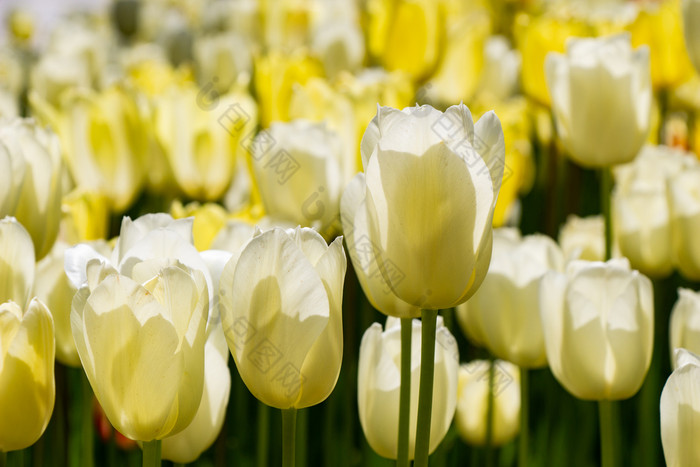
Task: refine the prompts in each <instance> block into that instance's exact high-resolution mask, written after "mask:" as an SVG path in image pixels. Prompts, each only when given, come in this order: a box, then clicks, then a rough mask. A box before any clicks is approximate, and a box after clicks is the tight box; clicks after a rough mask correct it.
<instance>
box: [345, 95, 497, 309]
mask: <svg viewBox="0 0 700 467" xmlns="http://www.w3.org/2000/svg"><path fill="white" fill-rule="evenodd" d="M361 153H362V164H363V166H364V173H363V174H358V175H357V176H356V177H357V179H358V180H359V181H357V182H354V183H355V184H354V185H352V188H351V189H352V190H355V191H357V193H356V194H354V195H353V197H354V198H356V200H357V199H359V202H358V201H355V203H354V204H355V205H356V206H353V208H352V209H349V211H348V213H347V215H348V216H349V219H355V218H356V217H358V215H357V214H356V213H355V211H357V210H366V214H365V215H366V218H367V225H368V228H367V232H368V235H367V236H366V237H367V240H368V242H369V244H370V245H372V248H371V249H370V251H369V254H373V255H374V256H375V261H376V264H377V265H379V270H380V272H381V274H382V276H383V277H384V279H385V281H386V283H387V284H388V286H389V288H390V289H391V291H392V292H393V293H394V294H395V295H396V296H397V297H398V298H399V299H401V300H403V301H404V302H406V303H408V304H409V305H412V306H414V307H421V308H430V309H439V308H450V307H452V306H455V305H457V304H459V303H462V302H464V301H466V300H467V299H468V298H469V297H470V296H471V295H473V294H474V292H475V291H476V289H477V288H478V287H479V285H480V284H481V281H482V280H483V278H484V276H485V275H486V271H487V269H488V264H489V261H490V258H491V237H492V227H491V225H492V220H493V212H494V206H495V204H496V199H497V197H498V191H499V189H500V186H501V181H502V178H503V170H504V159H505V147H504V142H503V131H502V129H501V124H500V122H499V120H498V118H497V117H496V115H495V114H494V113H493V112H488V113H486V114H485V115H484V116H483V117H481V119H480V120H479V121H478V122H477V123H476V124H474V123H473V121H472V116H471V113H470V111H469V109H468V108H467V107H466V106H465V105H463V104H460V105H455V106H452V107H450V108H448V109H447V110H446V111H445V112H444V113H443V112H440V111H438V110H435V109H434V108H432V107H430V106H427V105H425V106H420V107H408V108H406V109H404V110H396V109H392V108H388V107H379V108H378V110H377V115H376V116H375V118H374V119H373V120H372V122H371V123H370V124H369V126H368V127H367V130H366V131H365V135H364V137H363V139H362V144H361ZM362 194H364V199H362V198H363V197H362ZM350 223H352V221H350ZM344 227H345V228H347V227H346V226H345V225H344ZM359 240H360V238H359V236H358V238H357V240H356V241H359ZM351 248H352V246H351ZM352 257H353V256H352V255H351V258H352ZM359 266H360V267H358V265H357V264H356V269H361V265H359Z"/></svg>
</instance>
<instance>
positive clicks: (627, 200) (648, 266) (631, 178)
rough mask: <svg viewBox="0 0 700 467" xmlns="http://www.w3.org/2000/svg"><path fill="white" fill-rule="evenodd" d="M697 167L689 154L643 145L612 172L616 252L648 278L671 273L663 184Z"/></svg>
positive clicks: (665, 187)
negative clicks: (613, 176) (625, 162)
mask: <svg viewBox="0 0 700 467" xmlns="http://www.w3.org/2000/svg"><path fill="white" fill-rule="evenodd" d="M693 165H697V160H696V159H695V157H694V156H693V155H692V154H689V153H684V152H682V151H679V150H674V149H671V148H668V147H666V146H645V147H644V148H643V149H642V151H641V153H640V154H639V156H638V157H637V158H636V159H635V160H634V162H632V163H630V164H626V165H623V166H619V167H617V168H616V170H615V179H616V185H615V189H614V191H613V198H612V202H613V213H614V216H615V229H616V235H617V240H618V243H619V246H620V253H622V254H623V255H624V256H626V257H627V258H629V260H630V263H631V265H632V267H633V268H635V269H638V270H639V271H641V272H642V273H644V274H646V275H648V276H651V277H664V276H667V275H668V274H670V273H671V270H672V268H673V264H672V261H671V258H672V247H671V245H672V241H671V240H672V233H671V216H670V213H669V207H668V197H667V186H666V185H667V182H668V180H669V179H670V178H671V177H673V176H675V175H677V174H679V173H680V172H681V171H683V170H684V169H687V168H689V167H691V166H693Z"/></svg>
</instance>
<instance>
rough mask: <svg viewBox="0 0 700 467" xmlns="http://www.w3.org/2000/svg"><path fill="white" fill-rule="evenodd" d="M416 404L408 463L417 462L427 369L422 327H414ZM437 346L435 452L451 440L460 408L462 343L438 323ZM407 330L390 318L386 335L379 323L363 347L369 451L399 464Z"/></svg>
mask: <svg viewBox="0 0 700 467" xmlns="http://www.w3.org/2000/svg"><path fill="white" fill-rule="evenodd" d="M411 342H412V343H411V387H412V388H413V389H412V390H411V401H410V421H409V435H408V440H409V441H408V457H409V459H413V456H414V449H415V439H416V422H417V413H418V382H419V381H418V380H419V377H420V367H421V322H420V321H419V320H413V321H412V333H411ZM436 343H437V344H438V345H436V346H435V376H434V383H433V384H434V390H433V406H432V407H433V411H432V417H431V425H430V452H431V453H432V452H433V451H435V449H437V447H438V445H439V444H440V442H441V441H442V439H443V438H444V437H445V434H447V430H448V429H449V427H450V424H451V423H452V418H453V417H454V414H455V408H456V406H457V371H458V368H459V350H458V349H457V341H456V340H455V338H454V337H453V336H452V334H450V331H449V330H448V329H447V328H446V327H445V326H444V325H443V324H442V319H441V318H439V317H438V323H437V335H436ZM400 365H401V326H400V323H399V320H398V319H394V318H389V319H388V320H387V323H386V326H385V329H384V330H382V325H381V324H379V323H374V324H373V325H372V326H370V328H369V329H367V331H365V334H364V336H362V342H361V343H360V357H359V362H358V370H357V371H358V376H357V402H358V410H359V412H360V424H361V425H362V431H363V432H364V433H365V437H366V438H367V441H368V442H369V445H370V446H371V447H372V449H374V451H375V452H376V453H377V454H379V455H380V456H382V457H387V458H389V459H396V457H397V453H398V430H399V391H400V388H401V367H400Z"/></svg>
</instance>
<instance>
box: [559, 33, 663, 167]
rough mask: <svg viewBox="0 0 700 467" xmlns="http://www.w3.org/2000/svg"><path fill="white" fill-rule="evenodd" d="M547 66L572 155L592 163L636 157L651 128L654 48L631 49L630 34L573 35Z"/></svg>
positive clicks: (583, 162)
mask: <svg viewBox="0 0 700 467" xmlns="http://www.w3.org/2000/svg"><path fill="white" fill-rule="evenodd" d="M545 67H546V77H547V87H548V88H549V93H550V95H551V96H552V110H553V112H554V117H555V120H556V124H557V131H558V132H559V136H560V138H561V140H562V143H563V144H564V147H565V148H566V150H567V153H568V155H569V156H570V157H571V158H572V159H573V160H574V161H575V162H576V163H577V164H580V165H582V166H584V167H591V168H593V167H608V166H611V165H615V164H620V163H623V162H629V161H631V160H632V159H633V158H634V157H635V156H636V155H637V152H639V150H640V149H641V147H642V144H644V141H645V140H646V137H647V133H648V132H649V124H650V123H649V122H650V116H651V78H650V74H649V48H648V47H647V46H641V47H639V48H638V49H637V50H632V46H631V45H630V38H629V35H627V34H620V35H616V36H610V37H603V38H596V39H570V40H569V41H568V42H567V51H566V55H562V54H557V53H550V54H549V55H547V60H546V63H545Z"/></svg>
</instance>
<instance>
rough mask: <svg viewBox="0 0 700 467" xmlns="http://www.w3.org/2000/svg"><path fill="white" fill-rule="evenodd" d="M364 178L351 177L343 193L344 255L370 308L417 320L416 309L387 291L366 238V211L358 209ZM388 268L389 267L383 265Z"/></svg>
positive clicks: (369, 241) (362, 193) (362, 195)
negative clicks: (346, 249) (345, 247)
mask: <svg viewBox="0 0 700 467" xmlns="http://www.w3.org/2000/svg"><path fill="white" fill-rule="evenodd" d="M364 181H365V179H364V176H363V175H362V174H360V175H358V176H357V177H355V178H353V179H352V181H351V182H350V184H349V185H348V186H347V188H346V189H345V192H344V193H343V198H342V200H341V203H340V209H341V214H340V218H341V220H342V223H343V234H344V236H345V243H346V244H347V246H348V254H349V255H350V259H351V260H352V264H353V266H354V268H355V274H356V275H357V279H358V280H359V282H360V285H361V286H362V290H363V291H364V293H365V296H366V297H367V299H368V300H369V302H370V303H371V304H372V306H373V307H374V308H376V309H377V310H379V311H381V312H382V313H384V314H385V315H388V316H395V317H397V318H418V317H420V307H416V306H412V305H409V304H408V303H406V302H404V301H403V300H401V299H400V298H398V297H397V296H396V295H394V293H393V292H392V291H391V289H390V287H389V284H388V283H387V281H386V279H384V276H383V275H382V272H381V270H380V265H379V263H378V262H377V258H376V257H375V255H374V253H373V252H374V250H375V246H374V245H373V244H372V242H371V240H370V239H369V221H368V219H367V210H366V209H361V207H362V206H363V203H364V200H365V183H364ZM384 266H385V267H390V264H386V265H384Z"/></svg>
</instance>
